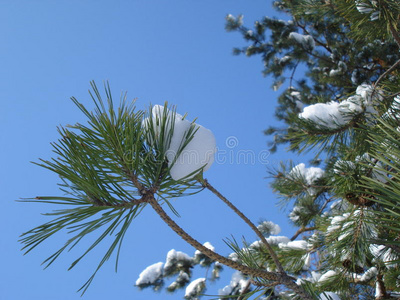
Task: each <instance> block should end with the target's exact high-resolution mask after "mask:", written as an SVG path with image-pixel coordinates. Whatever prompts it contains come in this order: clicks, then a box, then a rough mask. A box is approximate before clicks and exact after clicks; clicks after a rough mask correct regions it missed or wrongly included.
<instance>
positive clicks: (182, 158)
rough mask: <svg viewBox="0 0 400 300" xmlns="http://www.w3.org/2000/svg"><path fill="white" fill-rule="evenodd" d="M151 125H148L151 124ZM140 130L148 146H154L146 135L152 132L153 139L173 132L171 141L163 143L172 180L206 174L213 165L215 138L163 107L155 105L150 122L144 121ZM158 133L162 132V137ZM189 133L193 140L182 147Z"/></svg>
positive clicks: (148, 119) (198, 126)
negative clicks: (144, 131) (199, 172)
mask: <svg viewBox="0 0 400 300" xmlns="http://www.w3.org/2000/svg"><path fill="white" fill-rule="evenodd" d="M164 118H166V122H165V126H162V123H163V120H164ZM151 119H152V120H153V122H152V123H153V124H150V122H151V121H150V120H151ZM143 127H144V128H145V130H146V131H147V133H148V134H147V136H148V137H147V139H148V140H149V143H150V144H156V143H157V142H158V141H153V140H152V139H153V138H152V135H151V134H150V133H149V132H150V129H151V128H152V129H153V130H154V132H155V138H156V139H157V138H160V137H161V136H164V137H166V136H167V135H168V133H169V132H170V131H171V129H173V133H172V137H171V139H170V141H168V139H165V143H166V144H165V145H162V146H163V147H164V148H167V151H166V157H167V160H168V166H169V167H170V168H171V169H170V175H171V177H172V179H174V180H181V179H191V178H193V177H194V176H195V175H197V173H198V172H196V171H200V170H203V171H207V170H208V169H209V168H210V167H211V165H212V163H213V162H214V154H215V152H216V141H215V137H214V134H213V133H212V132H211V131H210V130H208V129H207V128H204V127H203V126H201V125H198V124H195V123H193V122H190V121H188V120H186V119H185V118H184V117H182V115H180V114H178V113H175V112H173V111H170V110H168V109H167V108H165V107H164V106H161V105H155V106H153V109H152V118H150V117H148V118H146V119H144V120H143ZM161 130H164V132H163V133H162V132H161ZM190 132H192V133H194V134H193V137H192V139H191V140H190V141H189V142H188V143H187V144H186V145H185V143H186V141H187V138H188V134H189V133H190Z"/></svg>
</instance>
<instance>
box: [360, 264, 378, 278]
mask: <svg viewBox="0 0 400 300" xmlns="http://www.w3.org/2000/svg"><path fill="white" fill-rule="evenodd" d="M376 275H378V269H377V268H375V267H372V268H370V269H368V270H367V271H366V272H365V273H364V274H363V275H362V276H361V278H360V280H361V281H369V280H371V279H372V278H373V277H375V276H376Z"/></svg>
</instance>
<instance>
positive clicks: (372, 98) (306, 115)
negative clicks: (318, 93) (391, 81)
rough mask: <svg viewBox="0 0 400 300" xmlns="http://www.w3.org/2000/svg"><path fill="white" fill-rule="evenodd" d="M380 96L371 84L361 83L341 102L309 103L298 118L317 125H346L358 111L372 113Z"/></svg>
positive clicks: (336, 126) (330, 126) (334, 127)
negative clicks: (354, 92) (351, 94)
mask: <svg viewBox="0 0 400 300" xmlns="http://www.w3.org/2000/svg"><path fill="white" fill-rule="evenodd" d="M381 100H382V96H381V95H380V93H379V92H378V91H375V92H374V89H373V87H372V86H371V85H367V84H362V85H360V86H358V87H357V89H356V94H355V95H353V96H350V97H348V98H347V99H345V100H343V101H342V102H340V103H338V102H335V101H331V102H327V103H316V104H313V105H309V106H307V107H305V108H304V109H303V112H302V113H300V114H299V118H302V119H305V120H309V121H311V122H313V123H315V124H316V125H317V126H319V127H328V128H331V129H337V128H340V127H342V126H345V125H347V124H348V123H349V122H350V121H351V120H352V118H353V117H354V116H355V115H358V114H360V113H363V112H365V113H369V114H374V113H376V110H375V109H374V107H373V106H374V105H375V104H376V102H378V101H381Z"/></svg>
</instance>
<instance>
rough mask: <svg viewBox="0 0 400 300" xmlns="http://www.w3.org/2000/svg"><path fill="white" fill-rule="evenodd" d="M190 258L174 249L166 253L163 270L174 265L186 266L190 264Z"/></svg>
mask: <svg viewBox="0 0 400 300" xmlns="http://www.w3.org/2000/svg"><path fill="white" fill-rule="evenodd" d="M192 260H193V259H192V258H191V257H190V256H189V255H187V254H186V253H183V252H181V251H176V250H175V249H171V250H169V252H168V253H167V259H166V262H165V265H164V270H165V269H169V268H171V267H172V266H173V265H174V264H175V263H178V264H179V263H181V264H188V263H191V262H192Z"/></svg>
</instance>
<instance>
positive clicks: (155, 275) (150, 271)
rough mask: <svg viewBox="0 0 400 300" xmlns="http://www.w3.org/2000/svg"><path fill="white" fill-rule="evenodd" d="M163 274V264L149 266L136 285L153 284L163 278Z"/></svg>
mask: <svg viewBox="0 0 400 300" xmlns="http://www.w3.org/2000/svg"><path fill="white" fill-rule="evenodd" d="M162 274H163V263H162V262H158V263H155V264H153V265H151V266H148V267H147V268H146V269H144V270H143V271H142V273H140V275H139V278H138V279H137V280H136V285H145V284H153V283H155V282H157V280H159V279H160V278H161V276H162Z"/></svg>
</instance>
